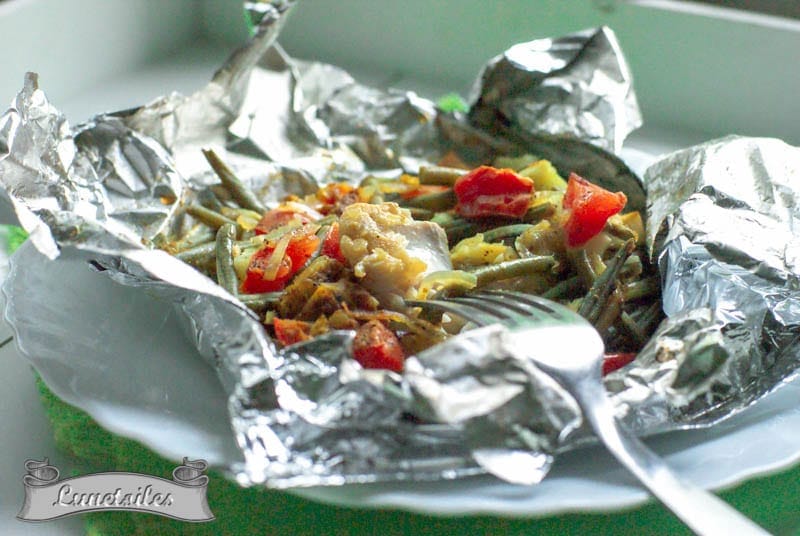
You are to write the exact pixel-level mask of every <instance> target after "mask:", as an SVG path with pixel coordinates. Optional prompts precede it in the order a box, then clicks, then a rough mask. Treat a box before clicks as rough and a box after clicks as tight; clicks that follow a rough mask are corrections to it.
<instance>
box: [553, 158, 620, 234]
mask: <svg viewBox="0 0 800 536" xmlns="http://www.w3.org/2000/svg"><path fill="white" fill-rule="evenodd" d="M627 202H628V198H627V197H625V194H624V193H622V192H616V193H613V192H609V191H608V190H606V189H605V188H601V187H600V186H597V185H596V184H592V183H591V182H589V181H587V180H586V179H584V178H581V177H579V176H578V175H577V174H575V173H572V174H571V175H570V176H569V181H568V182H567V191H566V192H565V193H564V201H563V206H564V208H565V209H567V210H568V211H569V216H568V218H567V221H566V223H565V224H564V230H565V231H566V233H567V246H569V247H578V246H582V245H583V244H585V243H586V242H588V241H589V239H591V238H592V237H594V236H596V235H597V234H598V233H600V231H602V230H603V227H605V225H606V221H608V218H610V217H611V216H613V215H614V214H617V213H618V212H620V211H621V210H622V209H623V207H624V206H625V203H627Z"/></svg>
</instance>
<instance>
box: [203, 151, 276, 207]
mask: <svg viewBox="0 0 800 536" xmlns="http://www.w3.org/2000/svg"><path fill="white" fill-rule="evenodd" d="M203 155H204V156H205V157H206V160H208V163H209V164H210V165H211V167H212V168H213V169H214V172H215V173H216V174H217V176H218V177H219V180H220V181H222V184H223V186H225V189H226V190H228V193H230V194H231V197H232V198H233V200H234V201H236V203H237V204H238V205H239V206H240V207H242V208H246V209H249V210H254V211H256V212H258V213H259V214H263V213H264V212H266V211H267V209H266V208H265V207H264V205H263V204H261V201H259V200H258V199H257V198H256V196H255V194H254V193H253V192H252V191H251V190H250V189H249V188H248V187H247V186H245V185H244V183H243V182H242V181H240V180H239V179H238V177H236V175H234V174H233V171H231V169H230V168H229V167H228V166H227V165H225V163H224V162H223V161H222V160H221V159H220V157H219V156H217V153H215V152H214V151H213V150H211V149H204V150H203Z"/></svg>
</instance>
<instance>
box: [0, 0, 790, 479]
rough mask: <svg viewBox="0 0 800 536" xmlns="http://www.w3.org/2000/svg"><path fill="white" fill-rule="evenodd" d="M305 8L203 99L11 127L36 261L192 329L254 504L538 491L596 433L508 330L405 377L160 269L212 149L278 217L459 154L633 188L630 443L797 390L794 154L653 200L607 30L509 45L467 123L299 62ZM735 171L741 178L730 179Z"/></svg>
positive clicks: (2, 129) (37, 105)
mask: <svg viewBox="0 0 800 536" xmlns="http://www.w3.org/2000/svg"><path fill="white" fill-rule="evenodd" d="M293 5H294V2H292V1H264V2H248V3H246V7H247V9H249V12H250V16H251V20H253V21H256V22H257V23H258V25H257V27H256V33H255V36H254V37H253V39H252V40H251V41H250V42H249V43H248V45H247V46H246V47H244V48H243V49H241V50H239V51H237V52H236V53H234V55H233V56H231V58H230V59H229V60H228V62H227V63H226V64H225V65H224V66H223V67H222V68H221V69H220V70H219V71H218V72H217V74H216V75H215V76H214V78H213V79H212V81H211V82H210V83H209V84H208V85H207V86H206V87H204V88H202V89H200V90H199V91H198V92H196V93H195V94H193V95H190V96H188V97H186V96H181V95H177V94H173V95H169V96H166V97H164V98H162V99H158V100H157V101H154V102H152V103H150V104H148V105H145V106H142V107H140V108H138V109H135V110H128V111H125V112H119V113H116V114H105V115H100V116H97V117H96V118H94V119H93V120H91V121H89V122H88V123H86V124H83V125H79V126H78V127H76V128H74V129H72V128H70V127H69V126H68V124H67V122H66V120H65V119H64V118H63V116H62V115H61V114H60V113H59V112H58V111H57V110H56V109H55V108H54V107H53V106H51V105H50V104H49V103H48V102H47V100H46V98H45V97H44V94H43V93H42V92H41V90H40V89H39V88H38V84H37V78H36V76H35V75H30V76H29V77H28V78H27V79H26V83H25V87H24V89H23V91H22V92H21V93H20V95H19V97H18V98H17V101H16V102H15V104H14V105H13V107H12V109H11V110H9V112H7V113H6V114H5V115H3V116H2V118H0V182H2V185H3V187H4V189H5V191H6V193H7V194H8V195H9V197H10V198H11V199H12V202H13V203H14V206H15V208H16V210H17V214H18V216H19V219H20V222H21V223H22V224H23V226H24V227H25V228H26V229H27V230H28V231H29V232H31V237H32V240H33V241H34V243H35V244H36V246H37V248H38V249H39V250H40V251H42V252H43V253H45V254H46V255H48V256H50V257H55V256H57V255H58V252H59V249H60V248H63V247H75V248H79V249H82V250H85V251H86V252H87V255H89V256H90V257H91V258H92V259H93V260H94V262H95V263H96V265H97V266H100V267H101V268H102V269H103V270H104V271H105V273H107V274H108V275H109V276H110V277H112V278H114V279H115V280H117V281H119V282H121V283H123V284H127V285H135V286H140V287H143V289H146V290H147V291H148V292H153V293H155V294H157V295H160V296H163V297H165V298H166V299H170V300H172V301H173V302H174V303H175V304H176V307H178V308H179V309H180V310H181V311H183V313H184V318H185V320H186V323H187V328H188V332H189V333H190V334H191V336H192V338H193V341H194V343H195V345H196V346H197V348H198V350H199V352H200V354H201V355H202V356H203V357H204V358H205V359H206V361H207V363H208V364H209V365H210V366H213V367H214V368H215V369H216V370H217V371H218V373H219V376H220V380H221V382H222V384H223V385H224V387H225V389H226V391H227V392H228V393H229V404H228V405H229V412H230V419H231V427H232V433H233V434H234V435H235V437H236V439H237V442H238V444H239V446H240V448H241V450H242V453H243V454H244V459H245V462H244V464H241V465H239V464H235V465H231V466H229V467H226V468H225V469H227V470H228V471H229V472H230V473H231V474H232V475H233V477H234V478H236V479H237V481H238V482H240V483H241V484H242V485H253V484H260V485H267V486H270V487H279V488H286V487H293V486H312V485H341V484H345V483H351V482H375V481H397V480H409V479H414V480H426V479H428V480H439V479H451V478H460V477H465V476H469V475H474V474H482V473H485V472H490V473H492V474H495V475H498V476H500V477H502V478H505V479H507V480H510V481H514V482H520V483H527V484H530V483H535V482H537V481H539V480H541V478H543V477H544V476H545V475H546V473H547V470H548V469H549V467H550V464H551V463H552V460H553V456H554V455H555V454H557V453H558V452H560V451H562V450H565V449H569V448H574V447H575V446H577V445H579V444H581V443H582V442H583V441H585V440H586V439H587V437H588V432H587V429H586V427H585V426H584V424H583V422H582V419H581V415H580V412H579V410H578V408H577V406H576V404H575V403H574V400H572V398H571V397H570V396H569V394H568V393H566V392H565V391H564V390H563V389H562V388H561V387H560V386H559V385H558V384H557V383H555V382H554V381H553V380H552V379H550V378H549V377H547V376H546V375H544V374H542V373H541V371H539V370H538V369H536V367H535V366H533V365H532V364H531V363H529V362H525V361H520V360H515V359H514V358H513V356H512V355H511V353H510V352H507V351H504V347H503V340H504V338H503V333H504V330H503V329H502V328H500V327H498V326H490V327H489V328H484V329H483V330H474V331H470V332H467V333H464V334H462V335H460V336H457V337H454V338H451V339H449V340H447V341H446V342H445V343H443V344H442V345H439V346H437V347H435V348H433V349H431V350H429V351H426V352H423V353H421V354H420V355H418V356H414V357H412V358H410V359H409V360H408V363H407V368H406V371H405V372H404V374H402V375H398V374H395V373H391V372H386V371H367V370H363V369H361V368H360V366H358V364H357V363H355V362H354V361H353V360H352V359H350V358H349V357H348V351H347V349H348V347H349V345H350V343H351V340H352V336H353V335H352V333H349V332H333V333H330V334H328V335H325V336H323V337H320V338H317V339H314V340H312V341H309V342H307V343H303V344H300V345H296V346H293V347H290V348H288V349H283V350H279V349H278V348H277V347H276V346H275V344H274V343H273V342H272V341H271V340H270V339H269V337H268V336H267V335H266V332H265V331H264V329H263V327H262V325H261V324H260V321H259V319H258V318H257V317H256V316H255V315H254V314H253V313H251V312H250V311H249V310H248V309H247V308H246V307H244V306H243V305H242V304H241V303H240V302H239V301H238V300H237V299H236V298H235V297H234V296H231V295H230V294H228V293H227V292H225V291H224V290H222V289H221V288H220V287H219V286H218V285H216V283H214V282H213V281H211V280H209V279H208V278H206V277H205V276H202V275H201V274H199V273H198V272H196V271H195V270H194V269H192V268H190V267H189V266H187V265H185V264H183V263H182V262H180V261H178V260H177V259H175V258H173V257H170V256H169V255H167V254H166V253H164V252H162V251H158V250H156V249H154V245H153V242H154V241H155V240H157V237H158V236H159V234H160V233H162V232H165V231H175V230H179V229H181V228H182V227H181V226H183V225H185V224H186V221H185V217H184V216H183V215H181V214H180V210H179V208H180V206H181V204H182V203H184V202H187V201H189V200H191V199H192V198H193V197H194V196H196V195H200V194H201V192H202V190H203V189H204V188H207V187H209V186H211V185H213V184H214V183H215V182H216V179H215V178H214V176H213V175H212V174H211V173H210V171H209V170H208V166H207V165H206V164H205V162H204V160H203V157H202V154H201V152H200V149H201V148H206V147H213V148H214V149H215V150H216V151H218V152H219V153H220V155H221V156H222V157H223V159H225V160H226V162H228V163H229V164H230V165H231V167H232V168H233V169H234V171H235V172H236V173H237V174H238V176H239V177H240V178H241V179H242V180H244V181H245V182H247V183H248V184H249V185H250V186H251V187H252V188H253V189H254V190H255V191H256V192H258V193H259V195H261V196H262V198H263V199H264V201H265V202H266V203H267V204H270V203H276V202H278V201H279V200H280V199H281V198H283V197H284V196H286V195H287V194H290V193H296V194H305V193H310V192H312V191H314V190H315V189H316V188H317V186H318V185H320V184H324V183H325V182H327V181H331V180H347V181H351V182H356V181H358V180H360V179H361V178H363V177H364V176H365V175H366V174H370V173H372V174H385V175H397V174H399V173H402V172H403V171H414V170H416V169H417V168H418V167H419V165H421V164H423V163H428V162H435V161H436V160H438V158H439V157H440V156H441V155H442V154H444V153H445V152H446V151H448V150H450V149H452V148H458V149H466V150H467V152H470V153H471V154H472V155H473V156H474V157H476V158H485V157H490V156H492V155H494V154H498V153H512V154H513V153H519V152H534V153H536V154H539V155H541V156H543V157H546V158H549V159H551V160H552V161H553V162H554V163H555V165H556V166H557V167H558V168H559V169H560V170H561V171H562V173H568V172H569V171H577V172H579V173H581V174H584V175H585V176H587V177H590V178H592V179H593V180H596V181H597V182H600V183H601V184H603V185H605V186H607V187H609V188H613V189H615V190H623V191H625V193H626V194H627V195H628V197H629V199H630V201H631V205H632V206H633V208H636V209H645V207H647V209H648V213H647V216H648V226H649V229H650V230H651V235H650V237H649V239H650V244H651V251H652V253H653V255H654V256H655V257H657V259H658V263H659V267H660V270H661V273H662V274H663V279H664V308H665V311H666V312H667V313H668V317H669V318H668V319H667V320H666V321H665V322H664V323H663V324H662V325H661V326H660V327H659V330H658V333H657V334H656V336H654V337H653V339H652V340H651V341H650V343H648V345H647V346H646V348H645V349H644V350H643V352H642V354H641V355H640V356H639V358H638V359H637V361H635V362H634V363H633V364H632V365H630V366H628V367H627V368H625V369H623V370H620V371H618V372H617V373H615V374H613V375H611V376H610V377H609V378H608V379H607V387H608V389H609V391H610V392H611V393H612V394H613V396H614V398H615V402H616V403H617V407H618V408H619V410H620V415H621V416H622V417H623V418H625V419H626V421H627V422H628V424H629V425H630V426H632V427H633V428H634V429H635V430H637V431H638V432H639V433H642V434H646V433H652V432H656V431H664V430H672V429H678V428H684V427H691V426H703V425H709V424H712V423H714V422H717V421H718V420H719V419H722V418H724V417H726V416H729V415H731V414H733V413H735V412H737V411H739V410H741V409H742V408H743V407H745V406H746V405H748V404H750V403H752V402H753V401H754V400H756V399H758V398H759V397H761V396H763V395H764V394H765V393H767V392H769V391H770V390H772V389H774V388H775V387H776V386H777V385H778V384H779V383H780V381H781V379H785V378H787V377H789V376H790V375H792V374H796V372H797V370H798V369H800V366H798V365H799V364H798V352H797V348H796V344H797V328H798V319H800V310H798V309H800V307H799V306H798V305H797V303H800V302H798V300H797V288H798V286H797V277H798V270H797V268H798V263H797V256H796V252H797V251H798V249H796V248H795V249H790V248H788V247H787V248H784V249H783V250H781V249H780V248H779V247H778V240H779V238H778V237H786V236H789V235H788V234H787V233H789V231H790V230H791V229H792V228H793V227H792V226H795V224H796V223H797V218H798V215H797V203H796V202H797V198H798V193H797V186H796V185H793V184H792V181H791V180H790V178H791V177H792V176H795V177H796V174H797V172H798V170H800V164H798V162H797V161H796V152H797V149H793V148H788V147H786V146H782V145H779V142H775V141H772V140H751V139H743V138H732V139H728V140H721V141H717V142H713V143H711V144H709V145H706V146H701V147H697V148H692V149H689V150H687V151H685V152H683V153H678V154H676V155H672V156H670V157H668V158H667V159H665V160H664V161H662V162H661V163H659V164H657V165H655V166H654V167H653V168H651V169H650V170H649V171H648V173H647V175H646V177H645V181H644V182H645V186H646V188H647V197H646V196H645V187H644V186H643V185H642V182H641V181H640V180H639V179H638V177H636V176H635V175H634V174H633V173H632V172H631V171H630V170H629V169H628V167H627V166H626V165H625V164H624V162H622V161H621V160H620V159H619V158H618V157H617V156H616V155H614V154H613V153H612V152H610V151H608V150H607V149H611V150H617V149H619V148H620V147H621V144H622V141H623V139H624V137H625V135H627V133H628V132H630V131H631V130H632V129H634V128H635V127H637V126H638V125H639V124H640V123H641V116H640V114H639V111H638V107H637V105H636V99H635V94H634V92H633V89H632V84H631V81H630V73H629V71H628V68H627V65H626V62H625V60H624V58H623V57H622V54H621V51H620V50H619V46H618V44H617V43H616V39H615V38H614V36H613V32H611V31H610V30H609V29H607V28H599V29H594V30H590V31H586V32H581V33H579V34H574V35H571V36H566V37H564V38H557V39H551V40H538V41H534V42H531V43H525V44H522V45H517V46H516V47H513V48H512V49H511V50H510V51H509V52H507V53H506V54H504V55H502V56H500V57H499V58H497V59H495V60H492V62H490V64H489V65H488V66H487V67H486V69H485V70H484V72H483V73H482V75H481V76H480V77H479V81H478V82H477V83H476V95H475V98H474V103H473V106H472V109H471V110H470V112H469V113H468V114H465V115H458V114H444V113H441V112H440V111H439V110H437V109H436V107H435V106H434V105H433V104H432V103H431V102H430V101H427V100H426V99H423V98H421V97H419V96H418V95H416V94H414V93H413V92H404V91H397V90H390V89H389V90H387V89H379V88H369V87H366V86H363V85H361V84H359V83H358V82H357V81H356V80H354V79H353V78H352V77H351V76H350V75H349V74H347V73H345V72H344V71H342V70H341V69H338V68H337V67H334V66H330V65H324V64H320V63H315V62H303V61H298V60H294V59H292V58H290V57H288V56H287V55H286V54H285V52H284V51H283V50H282V49H281V48H280V47H279V46H278V45H277V44H276V43H275V37H276V35H277V34H278V32H279V30H280V27H281V25H282V24H283V22H284V20H285V18H286V15H287V14H288V13H289V12H290V11H291V9H292V7H293ZM507 80H515V81H518V82H519V84H515V85H514V86H513V87H511V86H509V85H508V84H507V83H506V81H507ZM265 95H267V96H269V98H265V97H264V96H265ZM498 117H503V118H504V120H503V121H497V120H496V119H497V118H498ZM731 155H733V156H734V157H738V158H745V159H748V158H749V160H746V163H747V165H742V166H737V167H736V170H735V172H734V171H730V170H729V173H728V175H726V178H725V180H724V181H717V179H716V178H715V177H717V176H718V175H717V173H716V172H714V170H717V169H724V168H725V164H724V162H725V161H726V158H728V157H729V156H731ZM737 155H738V156H737ZM737 162H738V161H737ZM795 182H796V181H795ZM754 192H755V193H754ZM703 214H708V215H711V216H710V217H708V218H705V219H704V217H703ZM712 216H713V217H712ZM733 224H736V225H739V224H741V225H740V227H742V230H741V232H742V233H744V234H742V235H741V236H747V237H748V240H747V241H746V242H744V243H742V242H741V241H739V240H738V238H737V235H736V234H732V232H731V229H733V227H732V225H733ZM794 228H796V227H794ZM778 231H779V232H778ZM773 232H775V233H776V234H775V235H774V236H767V235H768V234H769V233H773ZM789 234H791V233H789ZM790 243H791V244H796V242H786V244H790ZM751 355H752V356H754V357H753V358H750V356H751ZM520 468H524V469H525V470H524V471H523V470H521V469H520Z"/></svg>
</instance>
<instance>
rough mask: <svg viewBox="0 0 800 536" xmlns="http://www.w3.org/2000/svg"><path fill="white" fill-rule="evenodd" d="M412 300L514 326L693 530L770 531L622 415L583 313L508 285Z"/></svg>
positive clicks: (526, 352)
mask: <svg viewBox="0 0 800 536" xmlns="http://www.w3.org/2000/svg"><path fill="white" fill-rule="evenodd" d="M407 303H408V304H409V305H412V306H419V307H429V308H434V309H439V310H442V311H446V312H449V313H455V314H457V315H459V316H461V317H463V318H465V319H467V320H470V321H472V322H474V323H475V324H477V325H479V326H484V325H489V324H502V325H503V326H505V327H506V328H508V329H509V332H510V337H511V344H510V347H511V351H515V352H519V356H520V357H524V358H526V359H531V360H533V361H534V362H535V363H536V365H537V366H538V367H539V369H541V370H542V371H543V372H545V373H546V374H548V375H550V376H551V377H552V378H553V379H555V380H556V381H557V382H558V383H559V384H561V385H562V387H564V389H566V390H567V391H568V392H569V393H570V394H571V395H572V396H573V397H574V398H575V400H576V402H577V403H578V405H579V406H580V408H581V411H582V412H583V415H584V416H585V418H586V419H587V420H588V422H589V424H590V425H591V427H592V429H593V430H594V432H595V433H596V434H597V437H598V438H599V439H600V440H601V441H602V442H603V443H604V444H605V446H606V448H608V450H609V451H610V452H611V454H613V455H614V457H615V458H617V460H619V461H620V463H622V465H624V466H625V467H626V468H627V469H628V470H629V471H630V472H631V473H633V475H634V476H636V478H638V479H639V481H640V482H641V483H642V484H644V486H645V487H647V489H648V490H650V492H651V493H652V494H653V495H654V496H655V497H656V498H657V499H658V500H660V501H661V502H662V503H663V504H664V505H665V506H666V507H667V508H669V509H670V510H671V511H672V512H673V513H674V514H675V515H676V516H678V518H680V519H681V520H682V521H683V522H684V523H685V524H686V525H687V526H688V527H689V528H691V529H692V530H693V531H694V532H695V533H697V534H701V535H711V534H720V535H726V536H727V535H731V534H736V535H737V536H740V535H748V534H760V535H763V534H768V533H767V532H766V531H764V529H762V528H761V527H760V526H758V525H757V524H756V523H754V522H753V521H752V520H750V519H748V518H747V517H745V516H744V515H742V514H741V513H739V512H738V511H736V510H735V509H734V508H732V507H731V506H729V505H728V504H727V503H726V502H724V501H722V500H721V499H719V498H717V497H716V496H715V495H713V494H711V493H709V492H707V491H705V490H702V489H700V488H698V487H697V486H694V485H692V484H689V483H687V482H684V481H683V480H681V479H679V478H678V477H677V476H676V475H675V474H673V473H672V471H671V470H670V469H669V467H668V466H667V464H666V462H665V461H664V460H663V459H661V458H660V457H658V456H657V455H656V454H655V453H654V452H653V451H651V450H650V449H649V448H648V447H647V446H645V444H644V443H642V442H641V441H640V440H639V439H638V438H637V437H636V436H635V435H633V433H631V432H630V431H629V430H627V429H626V428H625V427H624V426H623V425H622V424H621V423H619V422H618V421H617V420H616V418H615V416H614V406H613V404H612V403H611V400H610V399H609V397H608V396H607V394H606V391H605V388H604V387H603V383H602V378H601V367H602V361H603V354H604V345H603V341H602V339H601V338H600V335H599V334H598V332H597V330H595V329H594V327H592V326H591V324H589V323H588V322H587V321H586V320H585V319H584V318H583V317H581V316H580V315H579V314H578V313H576V312H574V311H572V310H570V309H568V308H566V307H564V306H562V305H560V304H558V303H555V302H553V301H550V300H546V299H544V298H540V297H537V296H532V295H528V294H521V293H517V292H508V291H484V292H480V293H474V294H470V295H467V296H461V297H452V298H446V299H442V300H427V301H408V302H407Z"/></svg>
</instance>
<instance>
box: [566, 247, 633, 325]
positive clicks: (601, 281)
mask: <svg viewBox="0 0 800 536" xmlns="http://www.w3.org/2000/svg"><path fill="white" fill-rule="evenodd" d="M634 246H635V244H634V242H633V240H629V241H628V242H627V243H626V245H625V247H623V248H620V249H619V250H618V251H617V253H616V254H615V255H614V256H613V257H612V258H611V259H610V260H609V261H608V263H607V264H606V269H605V270H603V273H601V274H600V275H598V276H597V278H596V279H595V280H594V283H592V286H591V288H589V292H587V293H586V297H585V298H584V299H583V302H582V303H581V306H580V308H579V309H578V314H579V315H581V316H582V317H584V318H586V319H587V320H588V321H589V322H591V323H592V324H594V323H595V322H596V321H597V319H598V318H599V317H600V315H601V313H602V312H603V309H604V307H605V306H606V302H607V301H608V297H609V295H610V294H611V293H612V292H613V291H614V288H615V285H616V280H617V276H618V275H619V271H620V269H622V265H623V264H624V263H625V259H626V258H627V257H628V255H630V254H631V253H632V252H633V248H634Z"/></svg>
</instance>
